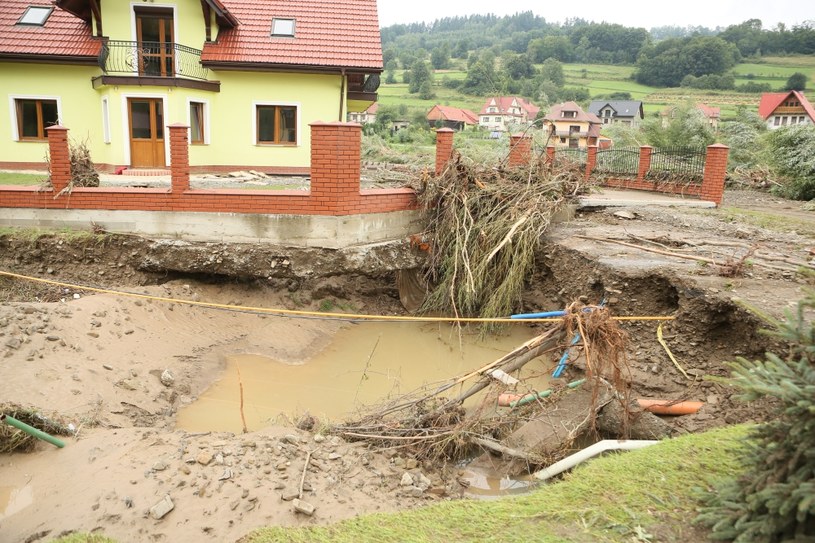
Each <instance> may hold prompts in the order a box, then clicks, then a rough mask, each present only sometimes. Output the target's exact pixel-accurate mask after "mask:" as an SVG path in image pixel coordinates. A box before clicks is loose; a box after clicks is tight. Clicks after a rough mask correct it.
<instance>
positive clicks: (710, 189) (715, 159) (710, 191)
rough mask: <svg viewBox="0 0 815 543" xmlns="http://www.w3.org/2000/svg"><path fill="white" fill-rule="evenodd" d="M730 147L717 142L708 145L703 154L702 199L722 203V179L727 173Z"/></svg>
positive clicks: (718, 204)
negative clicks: (704, 154)
mask: <svg viewBox="0 0 815 543" xmlns="http://www.w3.org/2000/svg"><path fill="white" fill-rule="evenodd" d="M729 152H730V147H728V146H727V145H722V144H721V143H717V144H714V145H708V148H707V155H706V156H705V177H704V178H703V180H702V193H701V194H700V196H701V198H702V200H707V201H709V202H716V206H717V207H718V206H720V205H722V198H723V196H724V181H725V176H726V175H727V155H728V154H729Z"/></svg>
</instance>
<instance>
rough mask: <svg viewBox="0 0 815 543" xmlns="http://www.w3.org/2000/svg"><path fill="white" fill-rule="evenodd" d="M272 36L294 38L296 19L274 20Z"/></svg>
mask: <svg viewBox="0 0 815 543" xmlns="http://www.w3.org/2000/svg"><path fill="white" fill-rule="evenodd" d="M272 36H285V37H291V38H293V37H294V19H277V18H275V19H272Z"/></svg>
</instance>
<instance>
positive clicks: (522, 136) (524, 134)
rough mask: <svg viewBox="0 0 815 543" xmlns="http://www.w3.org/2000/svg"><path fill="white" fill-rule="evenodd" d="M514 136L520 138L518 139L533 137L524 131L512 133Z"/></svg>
mask: <svg viewBox="0 0 815 543" xmlns="http://www.w3.org/2000/svg"><path fill="white" fill-rule="evenodd" d="M512 137H513V138H518V139H532V135H531V134H527V133H526V132H523V133H520V134H512Z"/></svg>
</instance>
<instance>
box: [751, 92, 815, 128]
mask: <svg viewBox="0 0 815 543" xmlns="http://www.w3.org/2000/svg"><path fill="white" fill-rule="evenodd" d="M758 114H759V115H760V116H761V118H762V119H764V121H766V123H767V128H769V129H770V130H776V129H778V128H781V127H782V126H791V125H795V124H815V108H813V107H812V104H810V103H809V100H807V98H806V96H804V93H803V92H800V91H788V92H769V93H765V94H762V95H761V102H760V103H759V105H758Z"/></svg>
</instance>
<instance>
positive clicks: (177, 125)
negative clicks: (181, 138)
mask: <svg viewBox="0 0 815 543" xmlns="http://www.w3.org/2000/svg"><path fill="white" fill-rule="evenodd" d="M189 127H190V125H188V124H184V123H173V124H168V125H167V128H184V129H187V128H189Z"/></svg>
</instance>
